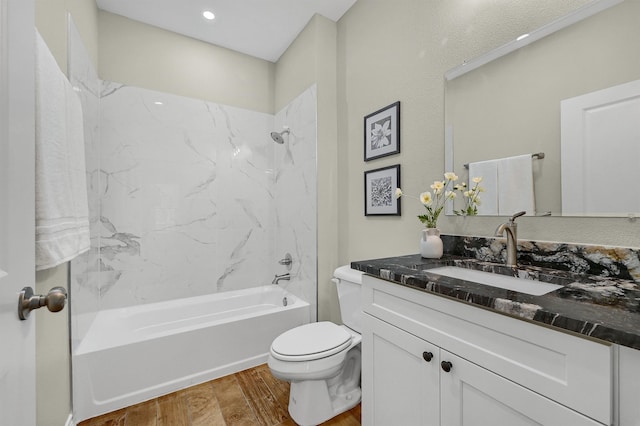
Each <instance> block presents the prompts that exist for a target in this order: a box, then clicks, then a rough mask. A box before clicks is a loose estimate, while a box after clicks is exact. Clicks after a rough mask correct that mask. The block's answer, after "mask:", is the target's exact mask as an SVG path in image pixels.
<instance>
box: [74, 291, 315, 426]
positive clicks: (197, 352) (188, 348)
mask: <svg viewBox="0 0 640 426" xmlns="http://www.w3.org/2000/svg"><path fill="white" fill-rule="evenodd" d="M309 312H310V307H309V304H308V303H307V302H305V301H303V300H301V299H299V298H298V297H296V296H294V295H292V294H290V293H286V292H285V291H284V290H282V289H281V288H280V287H278V286H273V285H269V286H263V287H257V288H253V289H246V290H237V291H230V292H225V293H220V294H213V295H207V296H198V297H191V298H186V299H179V300H175V301H169V302H159V303H151V304H146V305H139V306H133V307H127V308H120V309H110V310H104V311H100V312H99V313H98V314H97V316H96V318H95V320H94V321H93V323H92V325H91V327H90V328H89V330H88V332H87V334H86V336H85V338H84V339H83V340H82V341H81V342H80V343H79V344H78V345H77V347H76V349H75V350H74V351H73V364H72V365H73V409H74V420H75V421H76V422H79V421H82V420H85V419H88V418H91V417H95V416H97V415H100V414H104V413H107V412H110V411H113V410H117V409H119V408H123V407H127V406H130V405H134V404H137V403H139V402H142V401H146V400H148V399H152V398H156V397H158V396H160V395H164V394H167V393H171V392H174V391H176V390H179V389H183V388H186V387H189V386H192V385H195V384H198V383H202V382H206V381H208V380H212V379H215V378H218V377H222V376H225V375H227V374H231V373H235V372H238V371H241V370H244V369H247V368H250V367H254V366H256V365H259V364H262V363H264V362H266V361H267V356H268V352H269V347H270V345H271V342H272V341H273V339H274V338H275V337H277V336H278V335H279V334H280V333H282V332H284V331H286V330H289V329H291V328H293V327H296V326H298V325H301V324H306V323H308V322H309Z"/></svg>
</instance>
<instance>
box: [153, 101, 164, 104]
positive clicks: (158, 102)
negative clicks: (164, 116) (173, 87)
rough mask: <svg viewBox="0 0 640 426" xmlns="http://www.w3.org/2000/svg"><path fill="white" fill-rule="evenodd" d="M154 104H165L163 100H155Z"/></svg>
mask: <svg viewBox="0 0 640 426" xmlns="http://www.w3.org/2000/svg"><path fill="white" fill-rule="evenodd" d="M154 104H156V105H164V102H161V101H155V102H154Z"/></svg>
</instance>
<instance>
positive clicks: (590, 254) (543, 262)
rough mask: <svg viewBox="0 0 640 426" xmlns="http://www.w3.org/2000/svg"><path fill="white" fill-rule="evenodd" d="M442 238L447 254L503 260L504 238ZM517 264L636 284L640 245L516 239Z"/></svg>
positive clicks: (484, 259)
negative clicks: (632, 246)
mask: <svg viewBox="0 0 640 426" xmlns="http://www.w3.org/2000/svg"><path fill="white" fill-rule="evenodd" d="M442 241H443V243H444V252H445V253H447V254H452V255H456V256H462V257H468V258H474V259H477V260H481V261H484V262H493V263H504V259H505V256H506V254H505V249H506V239H504V238H486V237H468V236H457V235H442ZM518 264H519V265H523V266H525V265H530V266H539V267H543V268H549V269H558V270H562V271H569V272H574V273H578V274H589V275H595V276H600V277H610V278H619V279H624V280H632V281H635V282H636V283H638V284H640V248H628V247H613V246H599V245H591V244H570V243H558V242H546V241H529V240H518Z"/></svg>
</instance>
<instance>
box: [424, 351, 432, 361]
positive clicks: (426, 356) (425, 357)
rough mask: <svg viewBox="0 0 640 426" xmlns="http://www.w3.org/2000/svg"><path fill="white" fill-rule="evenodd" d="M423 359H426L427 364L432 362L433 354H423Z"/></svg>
mask: <svg viewBox="0 0 640 426" xmlns="http://www.w3.org/2000/svg"><path fill="white" fill-rule="evenodd" d="M422 358H424V360H425V361H427V362H431V359H432V358H433V354H432V353H431V352H422Z"/></svg>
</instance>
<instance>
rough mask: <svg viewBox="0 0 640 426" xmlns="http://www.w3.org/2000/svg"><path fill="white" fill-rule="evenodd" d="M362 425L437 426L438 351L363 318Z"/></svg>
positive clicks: (415, 338) (384, 323)
mask: <svg viewBox="0 0 640 426" xmlns="http://www.w3.org/2000/svg"><path fill="white" fill-rule="evenodd" d="M365 317H366V319H365V320H364V323H363V327H362V328H363V330H362V339H363V340H362V424H363V425H365V426H373V425H379V426H386V425H403V426H425V425H438V424H439V423H440V417H439V416H440V398H439V387H440V384H439V374H440V368H439V348H438V347H437V346H435V345H433V344H431V343H428V342H426V341H424V340H422V339H420V338H418V337H416V336H414V335H413V334H409V333H407V332H406V331H403V330H401V329H399V328H397V327H394V326H392V325H390V324H387V323H386V322H384V321H380V320H379V319H377V318H374V317H372V316H369V315H367V314H365Z"/></svg>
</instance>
